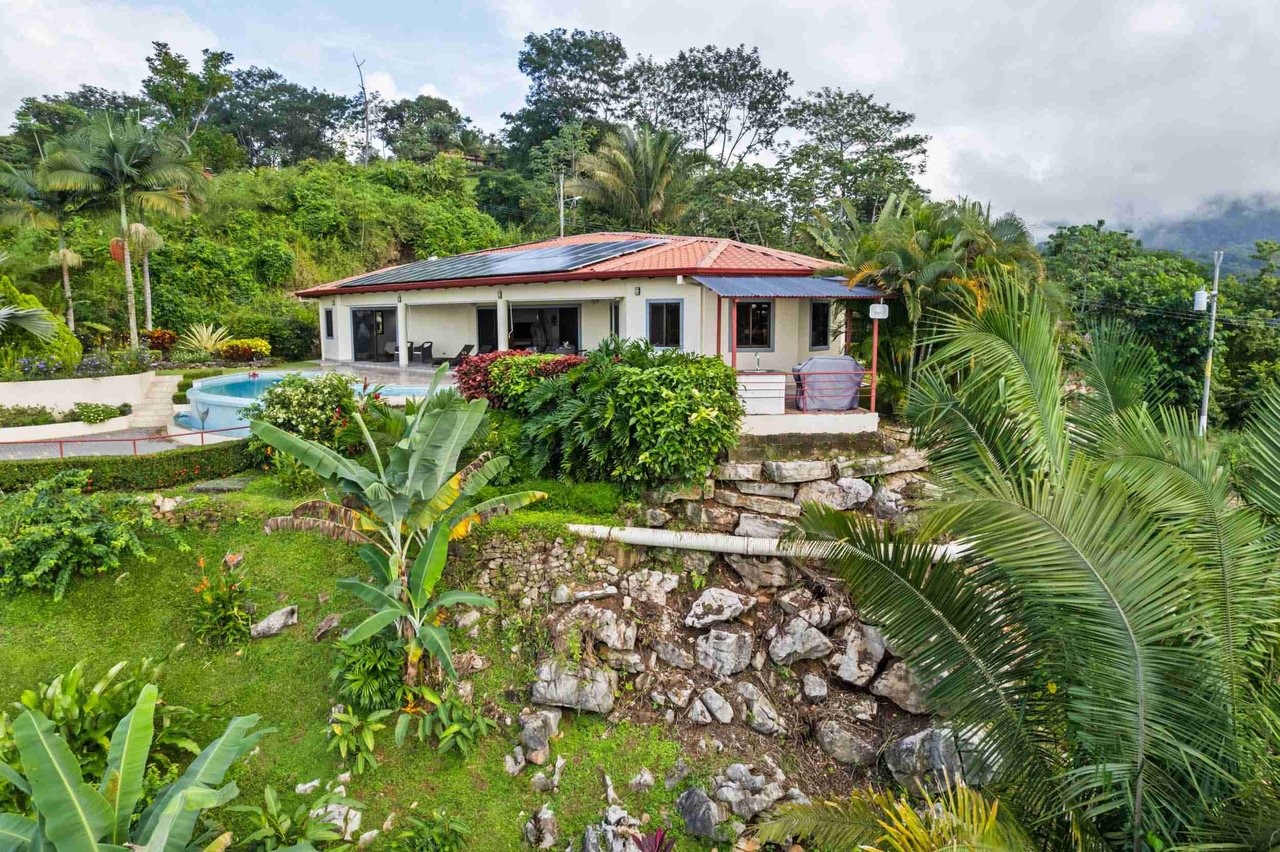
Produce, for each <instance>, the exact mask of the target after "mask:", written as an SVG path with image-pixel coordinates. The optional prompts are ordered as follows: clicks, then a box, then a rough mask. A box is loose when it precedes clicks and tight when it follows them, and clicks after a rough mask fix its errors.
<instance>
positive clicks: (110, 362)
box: [76, 350, 116, 378]
mask: <svg viewBox="0 0 1280 852" xmlns="http://www.w3.org/2000/svg"><path fill="white" fill-rule="evenodd" d="M115 372H116V365H115V361H114V359H112V357H111V353H109V352H107V351H105V350H97V351H94V352H90V353H89V354H87V355H85V356H84V357H83V358H81V359H80V363H79V364H78V365H77V366H76V375H77V376H86V377H89V378H93V377H95V376H113V375H115Z"/></svg>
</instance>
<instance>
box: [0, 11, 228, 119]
mask: <svg viewBox="0 0 1280 852" xmlns="http://www.w3.org/2000/svg"><path fill="white" fill-rule="evenodd" d="M0 33H3V34H4V35H3V37H2V38H0V67H2V68H4V72H3V73H0V121H3V122H4V126H3V127H0V132H3V130H4V128H6V127H7V125H8V122H9V120H10V118H11V117H12V115H13V111H14V110H15V109H16V108H17V106H18V103H19V101H20V100H21V99H22V98H23V97H25V96H27V95H35V94H50V95H52V94H61V93H62V92H64V91H67V90H69V89H75V88H77V87H79V86H80V84H81V83H89V84H92V85H95V86H102V87H104V88H108V89H123V90H125V91H129V92H136V91H138V89H139V87H140V85H141V83H142V78H143V77H145V76H146V74H147V66H146V57H147V56H148V55H149V54H150V53H151V42H153V41H166V42H168V43H169V46H170V47H172V48H173V49H174V50H176V51H177V52H179V53H181V54H183V55H185V56H188V57H192V56H195V57H198V56H199V55H200V50H201V49H202V48H206V47H214V48H216V47H217V46H218V37H217V36H216V35H215V34H214V33H213V32H211V31H210V30H208V29H206V28H205V27H203V26H201V25H199V24H197V23H196V22H195V21H193V20H192V19H191V18H190V17H189V16H188V15H187V14H186V13H184V12H182V11H179V10H175V9H169V8H164V7H160V6H155V5H151V4H145V3H130V2H98V1H97V0H95V2H89V0H0Z"/></svg>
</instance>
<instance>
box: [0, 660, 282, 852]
mask: <svg viewBox="0 0 1280 852" xmlns="http://www.w3.org/2000/svg"><path fill="white" fill-rule="evenodd" d="M156 700H157V690H156V686H155V684H148V685H147V686H145V687H143V689H142V691H141V692H140V693H139V695H138V700H137V703H136V704H135V705H134V707H133V709H132V710H131V711H130V712H129V713H128V714H127V715H126V716H125V717H124V718H123V719H121V720H120V723H119V724H118V725H117V726H116V728H115V731H114V732H113V733H112V735H111V748H110V750H109V752H108V754H107V771H106V774H105V775H104V776H103V778H102V781H101V782H100V783H99V784H97V785H96V786H95V785H92V784H89V783H86V782H85V780H84V777H83V776H82V775H81V773H80V766H79V764H78V762H77V760H76V755H75V754H74V753H73V752H72V751H71V747H70V746H69V745H67V742H66V740H64V739H63V738H62V737H61V736H60V735H59V734H58V733H57V732H56V731H55V729H54V725H53V723H52V722H50V721H49V720H48V719H47V718H45V716H44V714H43V713H40V712H39V711H37V710H26V711H24V712H23V714H22V716H20V717H19V718H18V719H17V721H16V722H14V731H15V737H16V740H17V745H18V755H19V760H20V763H19V766H11V765H9V764H0V774H3V776H4V777H5V779H6V780H7V781H8V782H9V783H11V784H13V785H14V786H16V787H17V788H18V789H19V790H21V791H22V792H23V793H24V794H26V795H27V796H29V797H30V800H31V804H32V812H31V813H0V848H3V849H5V850H12V852H39V850H47V849H50V848H54V849H57V850H58V852H98V850H103V852H106V850H120V849H123V848H125V847H126V846H128V847H130V848H134V849H141V850H155V852H161V850H164V849H179V850H180V849H184V848H186V847H187V845H188V844H189V843H191V839H192V834H193V833H194V832H195V829H196V824H197V820H198V819H199V816H200V813H201V811H205V810H208V809H210V808H215V807H220V806H221V805H224V804H226V803H227V802H228V801H230V800H232V799H234V798H235V797H236V795H237V794H238V793H239V790H238V789H237V787H236V785H235V782H228V783H227V784H225V785H224V784H223V783H222V782H223V779H224V778H225V776H226V774H227V770H228V769H230V768H231V764H232V763H234V762H235V761H236V760H238V759H240V758H241V757H243V756H244V755H245V754H246V753H248V752H249V751H250V750H251V749H253V747H254V746H255V745H256V744H257V742H258V740H259V739H260V738H261V737H262V735H263V734H265V733H267V731H265V730H262V731H253V728H254V727H255V726H256V725H257V724H258V717H257V716H238V717H236V718H235V719H232V720H231V722H230V724H228V725H227V728H226V731H225V732H224V733H223V734H222V736H221V737H219V738H218V739H216V740H214V741H213V742H212V743H210V744H209V745H208V746H207V747H205V749H204V750H203V751H201V752H200V755H199V756H198V757H197V758H196V759H195V760H194V761H192V763H191V765H190V766H189V767H188V768H187V771H186V772H185V773H183V774H182V775H181V776H180V777H179V778H178V780H177V781H175V782H174V783H172V784H169V785H167V786H165V787H164V788H163V789H161V790H160V791H159V792H158V793H157V794H156V797H155V799H154V801H153V802H152V803H151V804H150V805H149V806H148V807H147V808H146V809H144V810H143V811H142V815H141V817H140V818H139V819H138V820H137V821H136V822H135V821H134V819H133V814H134V810H135V808H137V806H138V803H139V802H140V801H142V797H143V794H144V792H145V772H146V766H147V761H148V752H149V751H150V749H151V740H152V737H153V735H154V734H155V713H156ZM19 767H20V768H19ZM229 841H230V835H224V836H223V837H221V838H219V839H218V841H215V845H214V846H213V847H212V848H225V847H226V845H227V843H229Z"/></svg>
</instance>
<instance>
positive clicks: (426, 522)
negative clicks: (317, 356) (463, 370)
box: [250, 366, 546, 579]
mask: <svg viewBox="0 0 1280 852" xmlns="http://www.w3.org/2000/svg"><path fill="white" fill-rule="evenodd" d="M446 369H447V366H441V368H440V370H439V371H438V372H437V373H436V376H435V379H434V380H433V382H432V386H431V390H430V394H434V393H435V390H436V387H437V386H438V384H439V382H440V379H441V377H442V376H443V374H444V372H445V370H446ZM487 405H488V403H487V401H486V400H483V399H478V400H471V401H470V402H467V401H463V400H462V399H461V398H459V399H457V400H456V401H451V402H447V403H446V404H443V405H440V406H438V407H437V406H430V405H422V406H420V407H419V408H418V410H417V411H415V412H414V414H413V415H412V417H410V418H409V420H408V424H407V427H406V429H405V431H404V435H403V437H401V438H400V439H399V440H398V441H396V442H395V444H394V445H393V446H391V447H390V449H388V450H386V451H385V452H384V451H383V450H382V449H381V448H379V446H378V444H379V443H380V442H377V441H375V440H374V439H373V437H372V436H371V435H370V432H369V429H368V426H367V424H366V423H365V421H364V418H363V417H362V416H361V414H360V412H359V411H353V412H351V419H352V420H354V421H355V424H356V426H357V428H358V429H359V430H360V433H361V435H362V436H363V438H364V442H365V444H366V445H367V446H368V447H369V450H370V457H371V460H372V462H373V468H372V469H370V468H369V467H366V466H365V465H364V464H362V463H361V462H360V461H357V460H356V459H350V458H346V457H344V456H342V455H341V454H339V453H337V452H335V451H334V450H332V449H330V448H329V447H326V446H324V445H323V444H319V443H316V442H315V441H308V440H306V439H305V438H300V437H298V436H296V435H292V434H290V433H288V432H285V431H284V430H282V429H279V428H277V427H275V426H272V425H271V424H269V423H265V422H263V421H259V420H255V421H253V423H251V424H250V430H251V431H252V432H253V434H254V435H255V436H256V437H257V438H258V439H259V440H261V441H263V442H264V443H267V444H270V445H271V446H272V447H274V448H275V449H277V450H279V451H280V452H282V453H286V454H288V455H290V456H293V457H294V458H296V459H297V460H298V461H299V462H301V463H302V464H303V465H305V466H306V467H308V468H310V469H311V470H312V471H314V472H315V473H316V475H318V476H319V477H320V478H321V479H323V480H325V481H326V482H329V483H330V484H332V485H333V486H334V487H335V488H337V489H338V490H339V491H340V492H341V493H342V494H344V495H348V496H350V497H353V498H355V502H356V503H358V504H359V507H358V508H351V507H350V506H349V505H344V504H342V503H335V502H332V501H328V500H312V501H309V502H307V503H303V504H301V505H300V506H298V507H296V508H295V509H294V510H293V513H292V515H290V516H286V517H281V518H271V519H270V520H268V521H267V524H266V526H265V528H264V529H265V531H266V532H267V533H271V532H274V531H276V530H282V529H287V530H303V531H311V532H320V533H323V534H325V535H328V536H330V537H332V538H335V539H340V540H344V541H351V542H356V543H360V544H368V545H372V546H373V547H374V548H375V549H376V550H377V551H380V552H381V553H382V554H384V555H385V556H386V557H387V565H388V569H389V571H390V575H391V577H393V578H395V577H399V578H402V579H403V577H404V574H405V572H406V568H407V566H408V565H409V561H410V560H409V556H410V554H411V553H412V552H413V550H415V549H421V548H424V547H425V546H426V545H427V541H428V539H429V538H430V537H431V536H432V534H433V531H434V529H435V527H436V525H438V524H441V523H448V524H449V525H450V527H449V534H450V536H451V537H453V538H460V537H462V536H464V535H466V534H467V532H468V531H469V530H470V529H471V528H472V527H473V526H475V524H477V523H479V522H480V521H481V520H483V519H484V517H486V516H487V515H490V514H496V513H499V512H510V511H512V510H514V509H518V508H520V507H522V506H526V505H528V504H530V503H533V502H535V501H537V500H542V499H544V498H545V497H546V494H545V493H543V492H541V491H522V492H518V493H515V494H507V495H504V496H501V497H495V498H493V499H491V500H486V501H483V502H481V503H479V504H478V505H475V506H467V499H468V498H470V497H471V496H473V495H474V494H475V493H476V492H477V491H479V490H480V489H481V488H483V487H484V486H485V485H487V484H489V482H490V481H492V480H493V478H494V477H496V476H497V475H498V474H500V473H501V472H502V471H504V470H506V468H507V465H508V461H507V459H506V458H505V457H497V458H494V457H492V456H490V455H488V454H486V455H483V456H481V457H480V458H478V459H476V460H475V461H474V462H472V463H471V464H470V465H468V466H467V467H466V468H464V469H463V470H461V471H458V470H457V465H458V458H459V456H460V455H461V454H462V450H463V448H464V447H465V446H466V444H467V442H468V441H469V440H470V439H471V437H472V436H473V435H474V434H475V432H476V429H477V428H478V427H479V426H480V423H481V421H482V420H483V419H484V415H485V410H486V407H487ZM346 502H350V501H346Z"/></svg>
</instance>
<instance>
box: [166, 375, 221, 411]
mask: <svg viewBox="0 0 1280 852" xmlns="http://www.w3.org/2000/svg"><path fill="white" fill-rule="evenodd" d="M222 373H223V369H222V368H221V367H209V368H207V369H204V370H187V371H186V372H184V373H183V374H182V379H181V380H180V381H179V382H178V387H177V389H175V390H174V392H173V404H174V405H186V404H187V391H189V390H191V386H192V385H194V384H195V383H196V382H198V381H200V380H201V379H210V378H213V377H214V376H221V375H222Z"/></svg>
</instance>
